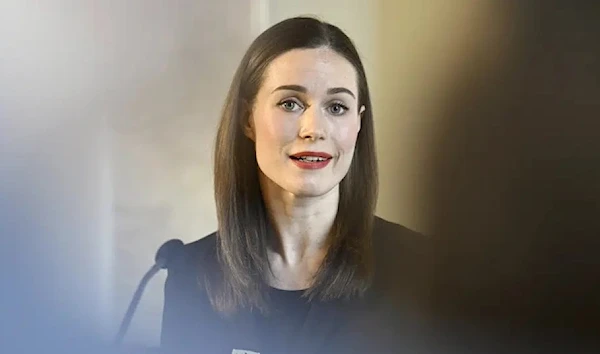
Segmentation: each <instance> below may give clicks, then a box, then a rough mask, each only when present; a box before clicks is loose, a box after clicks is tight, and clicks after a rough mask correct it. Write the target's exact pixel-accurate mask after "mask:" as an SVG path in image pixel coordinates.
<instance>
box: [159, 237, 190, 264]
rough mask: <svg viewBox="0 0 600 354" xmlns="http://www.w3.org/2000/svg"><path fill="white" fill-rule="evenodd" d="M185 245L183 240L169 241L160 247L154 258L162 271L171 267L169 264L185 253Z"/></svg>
mask: <svg viewBox="0 0 600 354" xmlns="http://www.w3.org/2000/svg"><path fill="white" fill-rule="evenodd" d="M183 248H184V244H183V241H181V240H177V239H174V240H169V241H167V242H165V243H163V244H162V246H160V248H159V249H158V251H157V252H156V256H155V257H154V262H156V265H158V266H159V267H160V268H161V269H165V268H168V267H169V264H170V263H171V262H172V261H173V260H174V259H176V258H177V257H178V255H180V254H181V253H183Z"/></svg>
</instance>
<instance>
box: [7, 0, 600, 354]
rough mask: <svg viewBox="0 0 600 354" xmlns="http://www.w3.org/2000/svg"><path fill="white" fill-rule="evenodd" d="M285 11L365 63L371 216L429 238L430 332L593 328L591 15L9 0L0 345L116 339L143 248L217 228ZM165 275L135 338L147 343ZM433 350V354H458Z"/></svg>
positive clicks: (595, 179) (134, 329) (503, 7)
mask: <svg viewBox="0 0 600 354" xmlns="http://www.w3.org/2000/svg"><path fill="white" fill-rule="evenodd" d="M297 15H313V16H318V17H319V18H321V19H323V20H325V21H328V22H331V23H333V24H335V25H337V26H339V27H340V28H342V29H343V30H344V31H346V33H347V34H348V35H349V36H350V37H351V38H352V39H353V40H354V42H355V44H356V45H357V48H358V50H359V52H360V54H361V56H362V58H363V61H364V65H365V67H366V70H367V75H368V78H369V83H370V87H371V94H372V98H373V104H374V107H373V108H374V113H375V125H376V134H377V135H376V139H377V144H378V158H379V162H380V182H381V192H380V199H379V204H378V214H379V215H380V216H382V217H384V218H387V219H389V220H392V221H395V222H398V223H401V224H403V225H405V226H407V227H409V228H412V229H414V230H417V231H419V232H421V233H424V234H426V235H431V236H432V237H433V240H434V254H433V257H431V259H430V260H428V261H427V264H428V266H426V267H425V266H424V268H423V270H419V271H422V277H423V279H424V281H425V282H427V284H428V287H427V288H428V289H429V290H428V291H427V293H424V294H423V298H424V299H426V303H427V304H428V306H430V310H431V313H432V314H433V316H432V317H433V318H434V319H435V321H436V323H440V325H441V326H445V324H453V325H448V327H450V328H449V329H454V330H455V331H462V332H464V331H466V329H465V328H470V330H472V331H473V333H477V334H476V335H475V336H476V337H477V338H483V337H485V336H486V335H489V334H490V333H491V334H493V336H495V335H496V334H497V335H498V336H501V337H502V338H515V337H519V338H521V337H523V336H526V337H527V338H530V337H531V338H534V337H535V338H537V339H536V340H539V339H540V338H542V337H543V338H546V339H544V340H542V342H545V343H546V344H548V345H550V346H554V347H555V345H556V344H555V343H554V342H553V341H552V340H549V339H548V338H550V339H556V338H563V336H568V337H569V338H577V340H578V341H584V340H587V339H586V338H592V337H593V336H594V335H595V334H597V333H599V332H598V331H597V329H598V328H597V322H598V321H597V318H598V317H597V314H598V312H597V309H598V308H599V307H598V305H599V303H598V301H599V300H598V299H600V297H598V295H597V293H594V292H593V291H592V289H593V288H594V285H596V286H597V283H598V282H599V279H600V262H599V259H600V255H599V253H598V250H599V249H600V247H599V246H600V240H599V238H598V236H599V235H600V226H599V221H598V218H599V216H600V207H599V206H600V121H599V119H600V114H599V113H600V111H599V109H598V108H599V102H600V99H599V98H600V85H599V82H600V71H599V69H598V68H599V60H600V59H599V57H600V56H599V50H598V45H597V43H596V42H597V41H598V36H599V34H600V29H599V26H598V25H599V23H600V8H599V6H598V5H597V3H594V2H566V1H562V2H559V1H533V0H532V1H500V0H497V1H493V0H487V1H476V0H453V1H443V0H426V1H408V0H373V1H358V0H354V1H347V0H346V1H341V0H320V1H313V0H307V1H302V2H296V1H291V0H279V1H274V0H272V1H271V0H225V1H220V2H216V1H214V2H206V1H202V2H198V1H196V2H192V1H180V0H176V1H169V2H166V1H155V0H150V1H140V0H130V1H103V2H93V1H67V0H60V1H59V0H54V1H46V2H37V1H28V0H22V1H16V0H4V1H2V2H0V192H1V193H0V218H1V219H0V221H1V222H0V232H1V235H2V248H1V251H0V252H2V260H3V262H5V263H6V264H2V266H3V267H2V271H1V273H0V274H2V277H3V284H6V285H3V286H4V287H5V289H8V290H9V291H7V292H4V295H2V296H3V299H2V300H6V301H2V304H0V306H1V307H0V309H2V311H3V313H4V315H2V316H1V317H2V320H0V321H2V322H3V324H2V327H0V329H1V330H2V335H3V336H6V338H13V339H15V338H19V335H23V333H36V334H37V335H38V336H45V337H47V338H48V339H52V338H54V340H56V338H60V335H62V333H61V334H60V335H58V334H57V333H58V332H57V333H53V332H52V331H50V332H47V329H48V328H50V327H52V328H59V327H60V324H64V325H65V326H67V327H69V328H77V329H78V330H79V331H81V333H82V335H83V334H85V335H89V336H92V337H94V338H110V337H111V336H112V335H114V333H115V332H116V330H117V328H118V324H119V321H120V319H121V317H122V315H123V314H124V312H125V310H126V307H127V305H128V303H129V300H130V298H131V295H132V294H133V291H134V290H135V287H136V286H137V284H138V281H139V279H140V278H141V277H142V275H143V274H144V273H145V272H146V270H147V269H148V268H149V267H150V266H151V265H152V263H153V257H154V253H155V251H156V249H157V248H158V246H160V245H161V244H162V243H163V242H164V241H166V240H168V239H171V238H180V239H182V240H184V241H185V242H189V241H193V240H196V239H198V238H200V237H203V236H204V235H206V234H208V233H210V232H212V231H214V230H215V228H216V216H215V210H214V201H213V194H212V193H213V188H212V149H213V142H214V135H215V130H216V124H217V122H218V119H219V114H220V110H221V104H222V102H223V100H224V98H225V95H226V91H227V89H228V86H229V83H230V80H231V78H232V77H233V72H234V70H235V68H236V65H237V64H238V62H239V61H240V60H241V57H242V55H243V53H244V51H245V50H246V48H247V46H248V45H249V44H250V42H251V41H252V40H253V39H254V38H255V37H256V36H257V35H258V34H259V33H260V32H262V31H263V30H265V29H266V28H268V27H269V26H270V25H272V24H274V23H276V22H278V21H280V20H283V19H285V18H288V17H292V16H297ZM164 277H165V274H159V275H158V276H157V277H156V278H155V279H154V280H153V281H152V282H151V283H150V285H149V286H148V288H147V289H146V294H145V297H144V298H143V300H142V302H141V304H140V307H139V309H138V312H137V314H136V317H135V318H134V320H133V323H132V326H131V328H130V332H129V335H128V337H127V341H128V342H129V343H132V344H137V345H144V346H155V345H157V344H158V338H159V331H160V321H161V312H162V296H163V294H162V289H163V283H164ZM5 279H6V281H4V280H5ZM594 318H595V319H594ZM458 322H459V323H462V324H463V325H464V326H456V325H455V324H456V323H458ZM593 323H596V325H594V324H593ZM444 333H448V334H447V336H445V339H444V338H437V339H436V343H439V345H440V346H443V347H444V348H460V347H461V346H464V345H465V343H464V341H465V340H468V338H467V339H464V338H463V337H464V336H456V335H452V331H450V330H448V331H445V332H444ZM547 333H553V334H556V335H552V336H547ZM454 334H456V333H454ZM559 334H560V335H559ZM69 335H70V336H75V335H76V334H74V333H72V334H69ZM540 336H541V337H540ZM470 338H473V337H470ZM523 340H525V341H527V340H529V339H523ZM519 341H521V339H520V340H519ZM503 343H507V342H506V341H505V342H503ZM511 343H512V342H511ZM519 343H521V342H519ZM536 343H537V342H536ZM580 343H582V342H580ZM436 345H437V344H436ZM469 345H470V344H469ZM515 345H516V344H515ZM555 348H556V347H555Z"/></svg>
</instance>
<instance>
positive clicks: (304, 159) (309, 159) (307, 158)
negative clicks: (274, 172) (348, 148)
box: [290, 156, 330, 162]
mask: <svg viewBox="0 0 600 354" xmlns="http://www.w3.org/2000/svg"><path fill="white" fill-rule="evenodd" d="M290 158H291V159H293V160H296V161H302V162H323V161H327V160H329V159H330V157H329V158H327V157H318V156H290Z"/></svg>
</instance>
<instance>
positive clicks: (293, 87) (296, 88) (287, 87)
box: [273, 85, 356, 99]
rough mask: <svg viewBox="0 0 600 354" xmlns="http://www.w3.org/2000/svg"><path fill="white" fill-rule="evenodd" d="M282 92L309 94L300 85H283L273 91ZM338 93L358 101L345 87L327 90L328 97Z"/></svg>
mask: <svg viewBox="0 0 600 354" xmlns="http://www.w3.org/2000/svg"><path fill="white" fill-rule="evenodd" d="M281 90H289V91H297V92H302V93H306V92H308V90H307V89H306V87H304V86H300V85H283V86H279V87H278V88H276V89H275V90H273V92H275V91H281ZM336 93H347V94H349V95H350V96H352V97H353V98H354V99H356V96H354V94H353V93H352V91H350V90H348V89H347V88H345V87H334V88H330V89H329V90H327V94H328V95H334V94H336Z"/></svg>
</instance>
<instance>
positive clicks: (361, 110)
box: [358, 105, 366, 131]
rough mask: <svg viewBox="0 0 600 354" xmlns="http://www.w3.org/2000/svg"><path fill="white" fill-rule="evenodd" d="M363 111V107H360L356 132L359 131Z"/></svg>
mask: <svg viewBox="0 0 600 354" xmlns="http://www.w3.org/2000/svg"><path fill="white" fill-rule="evenodd" d="M365 110H366V108H365V105H362V106H360V109H359V110H358V131H360V126H361V122H362V118H363V115H364V114H363V113H365Z"/></svg>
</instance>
